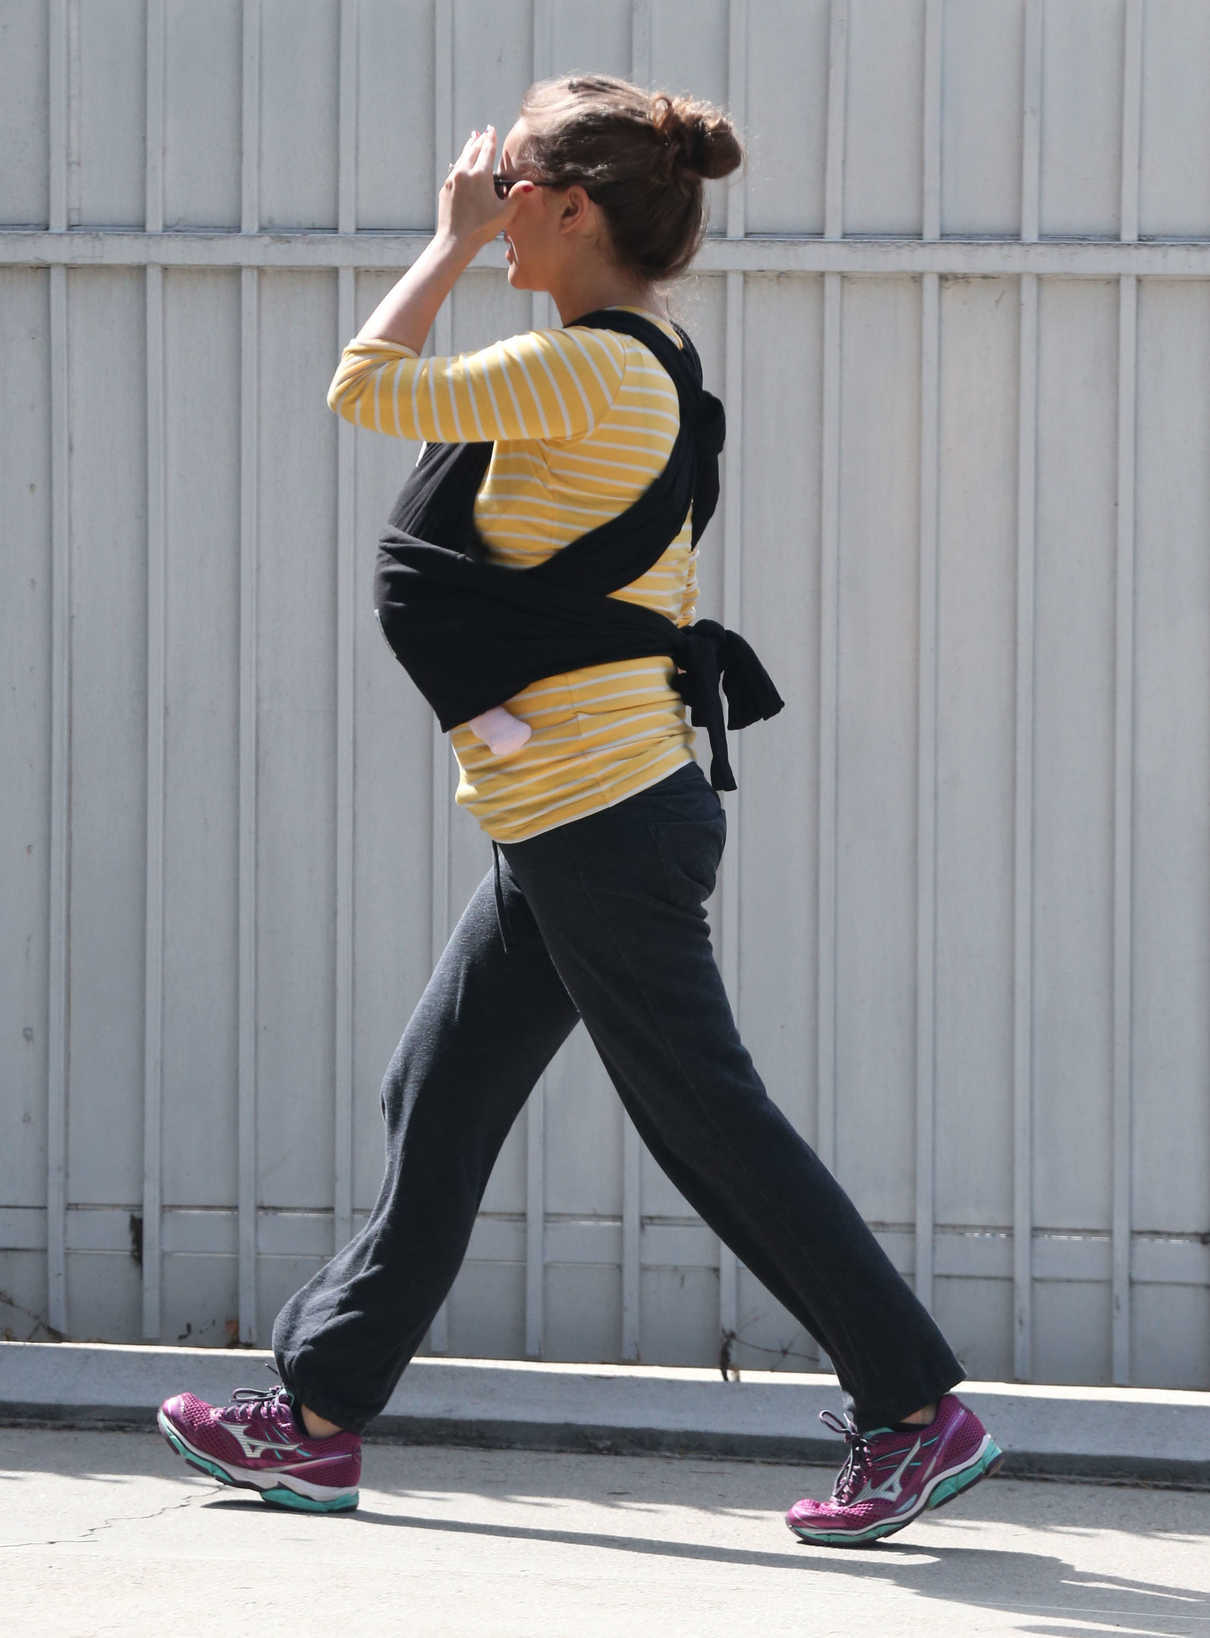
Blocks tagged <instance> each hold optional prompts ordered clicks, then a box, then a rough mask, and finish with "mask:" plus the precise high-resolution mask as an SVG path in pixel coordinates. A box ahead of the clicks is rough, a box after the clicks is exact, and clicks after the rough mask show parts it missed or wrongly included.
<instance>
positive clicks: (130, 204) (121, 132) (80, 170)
mask: <svg viewBox="0 0 1210 1638" xmlns="http://www.w3.org/2000/svg"><path fill="white" fill-rule="evenodd" d="M145 3H146V0H109V4H107V5H104V6H97V5H89V4H87V3H86V0H73V13H72V32H73V35H74V37H75V42H76V48H75V56H76V67H77V70H78V74H79V85H80V91H81V94H80V97H79V100H78V101H77V102H76V104H75V106H74V109H73V114H74V118H75V120H76V122H77V129H78V132H79V142H78V143H77V144H76V145H75V162H74V165H73V173H74V175H73V186H74V190H75V191H76V198H77V203H78V211H79V214H78V216H77V217H76V220H77V221H80V222H88V223H103V224H105V225H106V226H112V225H115V224H121V225H124V226H129V227H135V226H137V225H140V224H141V223H142V221H143V200H144V167H145V156H144V140H145V136H146V111H145V106H144V99H145V96H146V87H147V78H146V66H145V61H144V52H145V49H146V43H147V25H146V21H145V17H144V7H145Z"/></svg>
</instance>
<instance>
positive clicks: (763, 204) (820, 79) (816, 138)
mask: <svg viewBox="0 0 1210 1638" xmlns="http://www.w3.org/2000/svg"><path fill="white" fill-rule="evenodd" d="M830 10H831V7H830V5H829V0H760V5H759V7H758V8H757V10H756V11H755V13H752V14H751V16H752V22H751V25H750V27H749V30H748V39H747V54H748V79H749V83H750V84H751V85H752V86H753V87H755V88H756V91H757V93H758V101H757V103H756V105H755V106H754V107H753V108H752V109H750V111H749V114H748V117H747V119H746V120H745V122H744V126H745V129H744V134H745V137H746V138H747V143H748V159H747V171H746V176H745V187H746V193H747V215H748V231H749V232H752V233H795V234H798V233H821V232H822V231H823V226H824V186H825V178H826V172H827V159H826V150H827V131H828V34H829V29H830V26H831V23H830Z"/></svg>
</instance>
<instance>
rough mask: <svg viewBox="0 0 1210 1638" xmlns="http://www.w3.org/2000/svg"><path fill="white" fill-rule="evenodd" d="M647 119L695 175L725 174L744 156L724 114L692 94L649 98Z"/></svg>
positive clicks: (738, 163)
mask: <svg viewBox="0 0 1210 1638" xmlns="http://www.w3.org/2000/svg"><path fill="white" fill-rule="evenodd" d="M651 122H652V124H653V125H654V126H655V128H656V130H657V131H658V132H659V133H660V135H661V136H662V137H663V138H664V140H665V142H667V143H668V145H669V147H670V148H671V149H672V150H673V152H674V154H675V155H676V158H677V160H678V162H679V163H680V164H682V165H683V166H684V167H685V168H686V170H690V171H693V172H694V174H695V175H697V176H705V177H718V176H729V175H730V174H731V172H732V171H734V170H737V169H738V168H739V166H740V163H741V162H742V160H743V157H744V151H743V149H742V148H741V147H740V144H739V138H738V137H737V136H736V134H735V128H734V126H733V125H732V124H731V121H730V120H729V119H728V118H727V116H726V114H724V113H722V112H721V110H720V109H718V108H715V107H714V106H713V105H712V104H711V103H708V102H696V101H694V99H693V98H692V97H669V96H666V95H663V94H661V95H659V96H657V97H653V98H652V103H651Z"/></svg>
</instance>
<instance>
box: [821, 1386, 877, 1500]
mask: <svg viewBox="0 0 1210 1638" xmlns="http://www.w3.org/2000/svg"><path fill="white" fill-rule="evenodd" d="M819 1420H820V1421H821V1422H822V1423H823V1424H824V1426H825V1427H829V1428H831V1429H832V1431H833V1432H834V1433H841V1434H843V1435H844V1440H845V1443H846V1445H847V1446H848V1447H849V1448H848V1454H847V1455H846V1456H845V1462H844V1466H843V1467H842V1468H841V1470H840V1472H839V1473H838V1474H837V1475H836V1483H835V1484H834V1485H833V1486H832V1498H831V1499H832V1500H833V1501H834V1502H835V1503H836V1504H837V1506H839V1507H845V1506H847V1505H848V1503H849V1502H850V1501H851V1500H852V1499H853V1497H854V1496H855V1495H856V1494H857V1492H858V1491H859V1490H860V1489H861V1487H862V1485H863V1484H864V1483H865V1480H866V1477H867V1476H868V1474H869V1472H870V1442H869V1440H868V1439H867V1438H866V1437H865V1435H864V1434H863V1433H859V1432H858V1429H857V1424H856V1422H854V1420H853V1418H852V1417H851V1416H848V1415H846V1416H845V1417H844V1419H843V1421H842V1420H841V1418H840V1417H839V1416H836V1415H834V1414H833V1413H832V1412H831V1411H826V1410H822V1411H820V1413H819Z"/></svg>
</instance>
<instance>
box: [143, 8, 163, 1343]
mask: <svg viewBox="0 0 1210 1638" xmlns="http://www.w3.org/2000/svg"><path fill="white" fill-rule="evenodd" d="M146 49H147V144H146V146H147V179H146V189H147V197H146V205H145V211H144V214H145V220H146V225H147V231H148V232H149V233H158V232H160V231H161V229H162V227H163V221H164V170H163V151H164V4H163V0H147V48H146ZM145 278H146V304H147V309H146V310H147V886H146V908H145V912H144V925H145V932H144V955H143V962H144V976H143V983H144V1002H143V1009H144V1011H143V1335H144V1337H146V1338H147V1339H148V1340H149V1341H152V1342H158V1341H159V1339H160V1302H161V1283H162V1277H163V1265H162V1262H161V1258H160V1228H161V1216H162V1207H163V1152H162V1132H163V1106H164V1069H163V1053H164V751H165V746H164V731H165V716H166V709H167V688H166V675H165V671H166V660H165V641H166V628H167V618H168V609H167V599H166V590H165V568H166V564H165V553H166V549H167V542H166V526H165V449H164V410H165V402H164V399H165V392H164V273H163V269H162V268H159V267H149V268H148V269H147V273H146V275H145Z"/></svg>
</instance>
